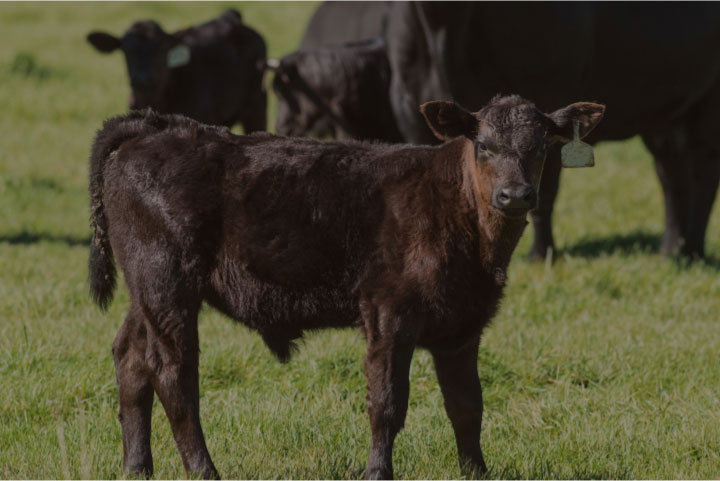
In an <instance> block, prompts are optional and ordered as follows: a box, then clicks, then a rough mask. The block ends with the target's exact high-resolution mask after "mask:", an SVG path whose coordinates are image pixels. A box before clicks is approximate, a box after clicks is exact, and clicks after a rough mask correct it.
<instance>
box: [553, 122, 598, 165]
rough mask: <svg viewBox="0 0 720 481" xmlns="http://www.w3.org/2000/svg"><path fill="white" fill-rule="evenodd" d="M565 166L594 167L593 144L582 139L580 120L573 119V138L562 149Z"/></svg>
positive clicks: (561, 153)
mask: <svg viewBox="0 0 720 481" xmlns="http://www.w3.org/2000/svg"><path fill="white" fill-rule="evenodd" d="M560 155H561V158H562V166H563V167H592V166H593V165H595V155H594V154H593V148H592V145H590V144H586V143H585V142H583V141H582V140H580V122H579V121H577V120H573V139H572V141H570V142H568V143H567V144H565V145H564V146H563V148H562V150H561V151H560Z"/></svg>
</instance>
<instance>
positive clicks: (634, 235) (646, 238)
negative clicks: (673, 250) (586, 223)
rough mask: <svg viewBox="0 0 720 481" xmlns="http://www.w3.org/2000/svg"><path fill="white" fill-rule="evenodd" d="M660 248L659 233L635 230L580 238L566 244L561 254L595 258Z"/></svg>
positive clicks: (645, 251)
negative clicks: (577, 240)
mask: <svg viewBox="0 0 720 481" xmlns="http://www.w3.org/2000/svg"><path fill="white" fill-rule="evenodd" d="M659 250H660V235H659V234H651V233H649V232H643V231H636V232H631V233H629V234H619V235H612V236H608V237H598V238H594V239H582V240H580V241H579V242H577V243H576V244H573V245H570V246H567V247H566V248H565V249H563V250H562V251H561V254H570V255H571V256H577V257H586V258H595V257H602V256H605V255H613V254H621V255H628V254H635V253H639V252H642V253H657V252H658V251H659Z"/></svg>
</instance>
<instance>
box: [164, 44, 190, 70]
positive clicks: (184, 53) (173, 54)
mask: <svg viewBox="0 0 720 481" xmlns="http://www.w3.org/2000/svg"><path fill="white" fill-rule="evenodd" d="M189 63H190V47H188V46H187V45H184V44H182V43H181V44H180V45H177V46H175V47H173V48H171V49H170V50H168V53H167V66H168V67H169V68H177V67H182V66H183V65H187V64H189Z"/></svg>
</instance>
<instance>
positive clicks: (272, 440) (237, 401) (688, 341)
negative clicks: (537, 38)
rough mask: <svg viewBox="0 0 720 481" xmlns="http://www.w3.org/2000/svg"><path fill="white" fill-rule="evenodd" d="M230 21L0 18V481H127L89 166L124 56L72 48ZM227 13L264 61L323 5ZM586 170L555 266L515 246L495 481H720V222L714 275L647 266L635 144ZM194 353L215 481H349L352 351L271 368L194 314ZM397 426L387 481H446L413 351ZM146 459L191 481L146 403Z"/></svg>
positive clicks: (501, 320) (561, 202) (571, 192)
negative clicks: (261, 47)
mask: <svg viewBox="0 0 720 481" xmlns="http://www.w3.org/2000/svg"><path fill="white" fill-rule="evenodd" d="M228 5H229V4H217V3H176V4H174V3H142V4H140V3H134V4H131V3H108V4H82V5H80V4H71V3H62V4H54V3H53V4H47V3H45V4H32V3H3V4H0V85H1V87H0V106H2V107H1V109H0V220H1V221H0V478H78V477H80V478H120V477H123V473H122V441H121V432H120V425H119V423H118V421H117V404H118V403H117V390H116V387H115V374H114V368H113V361H112V355H111V351H110V347H111V344H112V341H113V338H114V336H115V333H116V332H117V329H118V327H119V326H120V324H121V322H122V320H123V318H124V316H125V313H126V311H127V307H128V297H127V293H126V291H125V290H124V287H123V286H122V284H121V287H120V288H119V289H118V290H117V296H116V299H115V301H114V303H113V304H112V305H111V308H110V310H109V311H108V313H106V314H105V313H102V312H100V310H99V309H98V308H97V307H95V305H94V304H92V303H91V301H90V298H89V296H88V285H87V266H86V264H87V256H88V247H87V246H88V244H89V240H90V234H91V233H90V228H89V226H88V222H89V221H88V219H89V208H88V203H89V201H88V193H87V176H88V172H87V168H88V164H87V158H88V153H89V147H90V143H91V141H92V137H93V135H94V132H95V131H96V130H97V129H98V128H99V127H100V126H101V123H102V121H103V120H104V119H105V118H107V117H109V116H112V115H115V114H117V113H120V112H123V111H124V110H125V108H126V102H127V96H128V84H127V79H126V74H125V67H124V64H123V60H122V56H121V55H120V54H119V53H117V54H113V55H109V56H101V55H100V54H98V53H97V52H95V51H94V50H93V49H92V47H90V45H89V44H87V43H86V42H85V35H86V33H88V32H89V31H90V30H93V29H103V30H108V31H110V32H113V33H117V34H120V33H122V32H123V31H124V30H125V29H126V28H127V27H128V26H129V25H130V23H131V22H132V21H134V20H136V19H141V18H155V19H156V20H158V21H159V22H160V23H161V24H162V25H163V27H165V28H166V30H168V31H170V30H173V29H176V28H180V27H183V26H186V25H189V24H192V23H196V22H199V21H204V20H207V19H210V18H211V17H213V16H215V15H217V14H218V13H220V12H221V11H222V10H223V9H225V8H226V7H227V6H228ZM233 5H234V6H236V7H237V8H238V9H239V10H240V11H241V12H242V14H243V17H244V19H245V21H246V22H247V23H248V24H249V25H251V26H252V27H253V28H255V29H257V30H258V31H259V32H260V33H261V34H262V35H263V36H264V37H265V39H266V42H267V44H268V52H269V56H271V57H278V56H280V55H283V54H285V53H289V52H291V51H293V50H294V48H295V47H296V45H297V44H298V41H299V38H300V36H301V35H302V32H303V30H304V28H305V25H306V23H307V20H308V19H309V17H310V14H311V13H312V10H313V9H314V8H315V5H316V4H314V3H260V2H258V3H248V4H239V5H237V4H233ZM270 99H271V100H270V102H269V114H270V115H269V118H270V123H269V125H270V126H272V125H274V109H275V102H274V97H272V96H271V97H270ZM578 100H593V99H578ZM558 107H560V106H558ZM608 114H610V111H608ZM595 156H596V166H595V167H594V168H593V169H579V170H566V171H565V172H563V180H562V185H561V190H560V195H559V199H558V203H557V204H556V210H555V217H554V220H555V233H556V242H557V244H558V247H559V252H557V253H555V255H554V257H555V263H554V264H552V265H551V264H550V263H545V264H531V263H528V262H526V261H525V259H524V254H525V253H526V252H527V250H528V249H529V247H530V241H531V237H532V229H531V228H528V229H527V231H526V234H525V236H524V237H523V239H522V241H521V243H520V246H519V248H518V249H517V252H516V254H515V257H514V259H513V262H512V264H511V269H510V272H509V286H508V289H507V295H506V297H505V300H504V302H503V306H502V308H501V310H500V312H499V314H498V316H497V317H496V319H495V321H494V323H493V325H492V326H491V327H490V328H489V329H487V330H486V332H485V334H484V337H483V342H482V346H481V353H480V357H479V359H478V366H479V369H480V377H481V381H482V382H483V392H484V399H485V412H484V418H483V419H484V422H483V433H482V444H483V451H484V454H485V457H486V460H487V462H488V466H489V468H490V472H489V474H488V477H490V478H716V477H718V475H719V474H720V325H719V324H718V321H719V320H720V209H718V208H717V207H716V208H715V209H714V211H713V215H712V217H711V220H710V225H709V229H708V235H707V241H708V243H707V253H708V260H707V261H703V262H696V263H693V264H688V263H686V262H683V261H677V260H673V259H667V258H664V257H661V256H659V255H658V254H657V250H658V246H659V243H660V235H661V233H662V229H663V210H662V197H661V192H660V186H659V183H658V181H657V177H656V175H655V172H654V168H653V163H652V160H651V158H650V156H649V155H648V153H647V151H646V150H645V148H644V146H643V144H642V142H641V141H640V140H639V139H638V138H634V139H630V140H627V141H624V142H616V143H602V144H599V145H597V146H596V151H595ZM200 345H201V355H200V383H201V384H200V386H201V399H200V402H201V416H202V421H203V427H204V431H205V436H206V440H207V442H208V448H209V450H210V453H211V455H212V456H213V460H214V461H215V464H216V466H217V468H218V470H219V471H220V474H221V475H222V476H223V477H225V478H356V477H361V476H362V475H363V473H364V467H365V462H366V459H367V453H368V447H369V434H370V429H369V423H368V419H367V414H366V409H365V377H364V374H363V371H362V357H363V354H364V341H363V339H362V337H361V335H360V334H359V333H358V332H355V331H350V330H346V331H324V332H318V333H314V334H312V335H309V336H307V337H306V340H305V342H304V343H302V345H301V349H300V351H299V352H298V354H297V355H296V356H295V357H294V358H293V359H292V360H291V362H290V363H289V364H287V365H281V364H280V363H279V362H278V361H277V360H276V359H275V358H274V357H273V356H272V355H271V354H270V351H269V350H268V349H267V348H266V347H265V346H264V345H263V343H262V341H261V339H260V337H259V336H258V335H256V334H254V333H252V332H250V331H248V330H247V329H245V328H244V327H242V326H239V325H235V324H233V323H231V322H230V321H229V320H227V319H226V318H224V317H223V316H221V315H220V314H218V313H217V312H215V311H214V310H211V309H209V308H206V309H204V310H203V312H202V313H201V319H200ZM405 426H406V427H405V430H404V431H402V432H401V434H400V435H399V436H398V439H397V441H396V444H395V446H396V448H395V458H394V459H395V472H396V475H397V476H399V477H402V478H429V479H436V478H457V477H459V476H460V471H459V468H458V466H457V455H456V448H455V440H454V437H453V434H452V429H451V427H450V423H449V421H448V420H447V417H446V415H445V412H444V409H443V406H442V397H441V394H440V391H439V389H438V387H437V381H436V379H435V374H434V370H433V366H432V360H431V358H430V356H429V355H428V354H427V353H426V352H423V351H417V352H416V354H415V357H414V359H413V364H412V368H411V391H410V406H409V411H408V417H407V421H406V425H405ZM152 442H153V454H154V458H155V476H156V477H157V478H159V479H166V478H180V477H184V474H185V473H184V471H183V469H182V463H181V461H180V457H179V455H178V453H177V450H176V449H175V445H174V441H173V439H172V435H171V433H170V429H169V423H168V421H167V418H166V417H165V414H164V413H163V411H162V406H160V404H159V402H158V401H157V400H156V402H155V407H154V416H153V437H152Z"/></svg>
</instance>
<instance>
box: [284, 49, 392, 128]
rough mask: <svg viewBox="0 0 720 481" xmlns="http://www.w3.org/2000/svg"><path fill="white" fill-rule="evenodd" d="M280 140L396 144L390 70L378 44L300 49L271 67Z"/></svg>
mask: <svg viewBox="0 0 720 481" xmlns="http://www.w3.org/2000/svg"><path fill="white" fill-rule="evenodd" d="M270 68H272V69H273V70H275V77H274V79H273V90H274V91H275V93H276V94H277V97H278V110H277V118H276V129H277V132H278V133H279V134H281V135H291V136H314V137H318V138H321V137H333V138H335V139H338V140H345V139H351V138H354V139H361V140H382V141H386V142H400V141H401V140H402V136H401V135H400V131H399V130H398V128H397V125H396V124H395V117H394V115H393V111H392V107H391V105H390V96H389V89H390V65H389V63H388V60H387V53H386V51H385V43H384V42H383V41H382V40H381V39H371V40H366V41H359V42H350V43H347V44H344V45H340V46H336V47H322V48H317V49H313V50H301V51H299V52H295V53H293V54H290V55H286V56H285V57H283V58H282V59H281V60H280V61H279V62H278V64H277V65H276V66H272V67H270Z"/></svg>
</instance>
